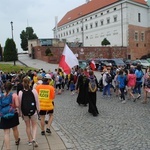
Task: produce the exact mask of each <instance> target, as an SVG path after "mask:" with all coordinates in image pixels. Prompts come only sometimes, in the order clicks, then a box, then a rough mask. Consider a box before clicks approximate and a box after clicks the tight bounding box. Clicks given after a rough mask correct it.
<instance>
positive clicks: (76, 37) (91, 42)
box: [53, 0, 150, 59]
mask: <svg viewBox="0 0 150 150" xmlns="http://www.w3.org/2000/svg"><path fill="white" fill-rule="evenodd" d="M148 4H149V1H147V2H146V1H145V0H86V3H85V4H83V5H81V6H79V7H77V8H75V9H73V10H70V11H69V12H67V13H66V15H65V16H64V17H63V18H62V19H61V20H60V21H59V22H58V24H57V27H55V28H54V29H53V31H54V37H58V38H59V39H66V41H67V42H68V43H75V44H76V43H77V44H78V43H79V44H80V46H84V47H95V46H101V42H102V41H103V39H104V38H107V40H108V41H109V42H110V43H111V44H110V46H121V47H127V58H129V59H136V58H139V57H141V56H142V55H145V54H148V53H150V6H149V5H148ZM56 30H57V32H56ZM55 34H57V35H55Z"/></svg>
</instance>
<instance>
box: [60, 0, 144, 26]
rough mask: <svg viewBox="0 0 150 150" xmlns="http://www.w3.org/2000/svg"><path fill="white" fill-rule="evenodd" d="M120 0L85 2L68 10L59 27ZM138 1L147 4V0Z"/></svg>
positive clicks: (92, 0) (136, 0) (137, 0)
mask: <svg viewBox="0 0 150 150" xmlns="http://www.w3.org/2000/svg"><path fill="white" fill-rule="evenodd" d="M118 1H119V0H91V1H89V2H88V3H85V4H83V5H81V6H79V7H76V8H75V9H72V10H71V11H69V12H67V13H66V15H65V16H64V17H63V18H62V19H61V20H60V21H59V23H58V27H59V26H62V25H64V24H66V23H68V22H70V21H73V20H75V19H77V18H80V17H82V16H85V15H87V14H90V13H92V12H94V11H96V10H99V9H101V8H104V7H106V6H108V5H111V4H113V3H116V2H118ZM133 1H135V2H137V3H141V4H144V5H145V4H146V2H145V0H133Z"/></svg>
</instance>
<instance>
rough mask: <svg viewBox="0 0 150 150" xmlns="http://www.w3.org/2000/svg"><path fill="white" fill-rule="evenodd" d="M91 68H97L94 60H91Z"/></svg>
mask: <svg viewBox="0 0 150 150" xmlns="http://www.w3.org/2000/svg"><path fill="white" fill-rule="evenodd" d="M90 68H91V69H92V70H95V69H96V65H95V62H94V60H92V61H91V63H90Z"/></svg>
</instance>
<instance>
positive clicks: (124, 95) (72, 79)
mask: <svg viewBox="0 0 150 150" xmlns="http://www.w3.org/2000/svg"><path fill="white" fill-rule="evenodd" d="M99 73H100V78H99V79H98V78H97V77H96V76H95V75H94V71H92V70H90V69H88V68H85V69H82V68H79V67H74V68H72V70H71V73H70V74H68V75H66V74H65V73H64V72H63V71H62V69H60V68H58V69H55V71H54V72H51V71H50V70H49V71H48V72H46V71H45V70H43V69H39V70H29V71H27V72H25V71H24V70H22V69H21V70H20V71H19V72H10V73H8V72H7V73H6V72H3V71H1V74H0V90H1V92H3V85H4V84H5V82H6V81H11V83H12V84H13V87H14V90H16V92H17V94H18V92H19V91H20V90H22V89H23V85H22V79H23V78H24V77H25V76H28V77H29V78H30V81H31V88H34V84H40V83H42V82H41V81H42V78H44V77H45V75H46V74H49V75H50V78H49V80H50V85H52V86H54V87H55V89H56V94H57V95H61V94H62V93H63V92H64V91H65V90H70V94H71V95H74V94H77V100H76V102H77V103H78V104H79V105H82V106H87V105H88V112H89V113H91V114H92V115H93V116H97V115H98V114H99V112H98V110H97V106H96V101H97V95H96V93H97V92H101V93H102V97H103V99H105V98H108V97H112V96H115V97H118V98H119V99H120V101H121V102H122V103H126V102H127V100H131V101H133V102H136V100H137V99H140V98H141V96H142V99H143V101H142V103H143V104H146V103H147V97H148V93H149V92H150V67H148V68H147V69H145V70H144V71H143V70H142V68H141V65H137V66H136V67H134V66H131V67H130V69H125V68H122V67H118V68H117V67H114V66H103V69H102V71H101V72H99ZM108 78H109V81H108ZM90 79H94V80H95V82H96V85H97V90H96V91H95V92H89V89H88V88H89V86H88V84H89V81H90ZM142 93H143V94H142ZM98 99H100V98H99V97H98Z"/></svg>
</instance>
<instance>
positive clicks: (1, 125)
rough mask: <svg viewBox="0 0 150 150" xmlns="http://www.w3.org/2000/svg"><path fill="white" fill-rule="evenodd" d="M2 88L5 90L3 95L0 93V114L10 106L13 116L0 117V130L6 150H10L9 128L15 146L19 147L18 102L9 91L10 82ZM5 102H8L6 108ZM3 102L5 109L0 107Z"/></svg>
mask: <svg viewBox="0 0 150 150" xmlns="http://www.w3.org/2000/svg"><path fill="white" fill-rule="evenodd" d="M4 88H5V92H4V94H2V93H1V96H0V112H1V114H2V112H3V110H2V108H6V107H7V106H11V110H13V112H14V114H13V115H12V117H8V118H5V117H4V116H1V117H0V129H3V130H4V143H5V148H6V150H10V129H11V128H12V130H13V135H14V138H15V144H16V145H19V142H20V138H19V131H18V127H17V126H18V125H19V117H18V113H19V109H18V108H19V101H18V96H17V94H16V93H13V92H12V91H11V89H12V84H11V82H6V83H5V86H4ZM3 98H4V99H3ZM3 100H4V101H3ZM6 100H7V101H8V102H9V105H7V106H6ZM3 102H4V103H5V107H2V106H3ZM7 116H8V114H7Z"/></svg>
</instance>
